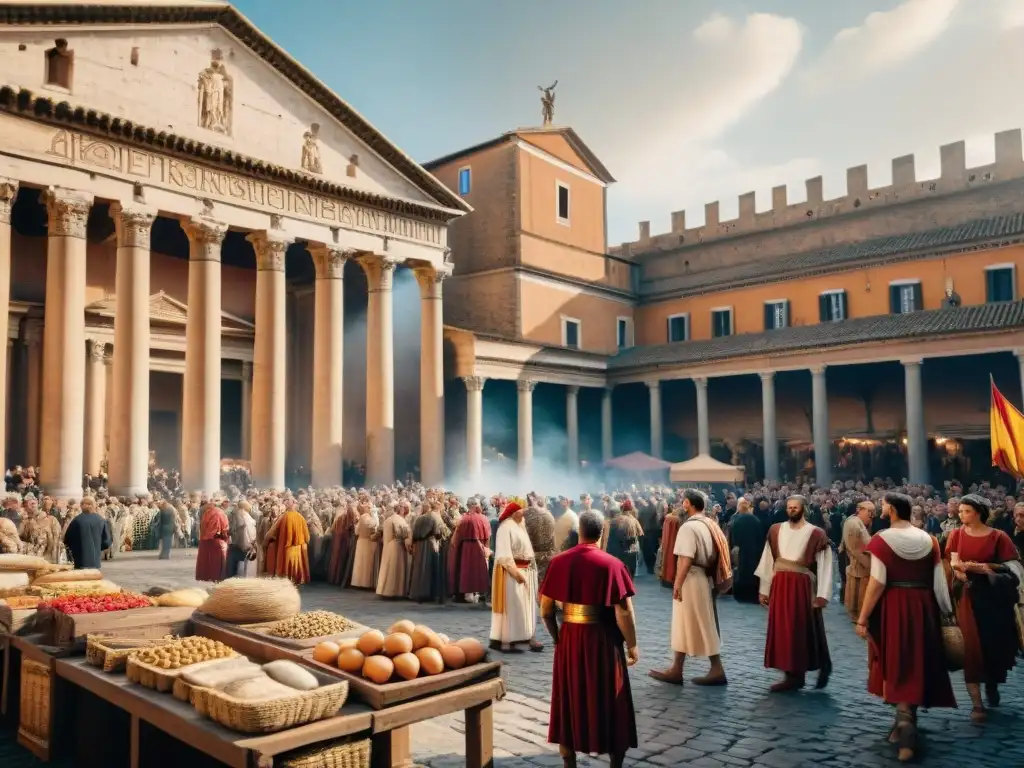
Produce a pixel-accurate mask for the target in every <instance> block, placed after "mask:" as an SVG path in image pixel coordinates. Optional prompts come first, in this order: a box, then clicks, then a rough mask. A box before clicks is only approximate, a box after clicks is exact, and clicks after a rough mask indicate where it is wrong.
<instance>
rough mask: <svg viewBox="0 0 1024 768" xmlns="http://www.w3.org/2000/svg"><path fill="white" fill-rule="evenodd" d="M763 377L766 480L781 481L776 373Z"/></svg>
mask: <svg viewBox="0 0 1024 768" xmlns="http://www.w3.org/2000/svg"><path fill="white" fill-rule="evenodd" d="M760 376H761V417H762V418H763V419H764V427H763V432H762V434H763V442H764V479H765V480H779V479H780V478H779V438H778V432H777V425H776V421H775V372H774V371H767V372H765V373H762V374H760Z"/></svg>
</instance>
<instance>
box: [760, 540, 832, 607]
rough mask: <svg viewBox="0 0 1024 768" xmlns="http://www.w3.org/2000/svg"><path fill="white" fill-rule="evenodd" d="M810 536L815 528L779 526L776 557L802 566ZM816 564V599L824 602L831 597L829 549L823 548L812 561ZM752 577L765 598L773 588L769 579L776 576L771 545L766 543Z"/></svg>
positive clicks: (830, 558)
mask: <svg viewBox="0 0 1024 768" xmlns="http://www.w3.org/2000/svg"><path fill="white" fill-rule="evenodd" d="M813 532H814V526H813V525H811V524H810V523H808V522H806V521H805V522H804V524H803V525H801V526H800V527H799V528H794V527H793V526H792V525H790V524H789V523H782V524H781V525H780V526H779V556H780V557H782V558H783V559H784V560H792V561H794V562H798V563H799V562H803V557H804V553H805V552H806V551H807V542H809V541H810V540H811V533H813ZM815 563H816V565H817V576H818V578H817V582H818V584H817V588H816V589H815V597H820V598H821V599H823V600H825V601H826V602H827V601H828V600H829V598H831V597H832V548H831V547H825V548H824V549H823V550H821V552H819V553H818V554H817V556H816V557H815ZM754 575H755V576H757V577H758V578H759V579H760V580H761V594H762V595H764V596H765V597H767V596H768V594H769V593H770V591H771V588H772V577H773V576H774V575H775V558H774V557H773V556H772V545H771V542H770V541H767V542H765V545H764V552H762V553H761V562H760V563H758V565H757V570H756V571H754Z"/></svg>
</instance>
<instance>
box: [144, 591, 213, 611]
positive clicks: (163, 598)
mask: <svg viewBox="0 0 1024 768" xmlns="http://www.w3.org/2000/svg"><path fill="white" fill-rule="evenodd" d="M208 597H209V595H208V594H207V592H206V590H205V589H199V588H198V587H192V588H189V589H176V590H174V591H173V592H164V593H163V594H162V595H159V596H158V597H156V598H154V600H153V602H155V603H156V604H157V605H158V606H160V607H161V608H198V607H199V606H201V605H202V604H203V603H205V602H206V599H207V598H208Z"/></svg>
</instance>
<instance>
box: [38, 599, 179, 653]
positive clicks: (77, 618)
mask: <svg viewBox="0 0 1024 768" xmlns="http://www.w3.org/2000/svg"><path fill="white" fill-rule="evenodd" d="M193 610H195V609H194V608H188V607H186V608H132V609H130V610H127V611H107V612H106V613H73V614H67V613H63V612H61V611H45V612H47V613H49V614H50V616H51V621H50V622H49V626H48V627H47V634H46V641H47V643H48V644H50V645H55V646H61V647H65V646H76V647H77V646H81V647H82V648H83V649H84V648H85V643H86V639H87V637H88V636H89V635H100V634H103V635H108V636H112V637H116V636H118V635H121V636H128V637H133V638H137V639H153V640H158V639H160V638H161V637H164V636H165V635H185V634H188V633H189V632H188V629H189V627H188V624H189V620H190V619H191V618H192V611H193ZM40 612H41V613H42V612H44V611H40Z"/></svg>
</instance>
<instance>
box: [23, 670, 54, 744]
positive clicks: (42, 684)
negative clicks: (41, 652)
mask: <svg viewBox="0 0 1024 768" xmlns="http://www.w3.org/2000/svg"><path fill="white" fill-rule="evenodd" d="M52 685H53V678H52V674H51V670H50V665H49V664H41V663H39V662H38V661H33V660H32V659H26V658H24V657H23V658H22V659H21V698H20V702H21V710H20V722H19V723H18V735H19V736H21V737H22V738H24V739H27V740H28V741H30V742H32V743H33V744H36V745H38V746H39V747H42V748H43V749H46V748H48V746H49V743H50V686H52Z"/></svg>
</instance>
